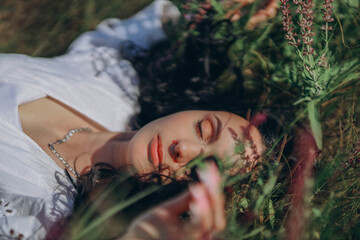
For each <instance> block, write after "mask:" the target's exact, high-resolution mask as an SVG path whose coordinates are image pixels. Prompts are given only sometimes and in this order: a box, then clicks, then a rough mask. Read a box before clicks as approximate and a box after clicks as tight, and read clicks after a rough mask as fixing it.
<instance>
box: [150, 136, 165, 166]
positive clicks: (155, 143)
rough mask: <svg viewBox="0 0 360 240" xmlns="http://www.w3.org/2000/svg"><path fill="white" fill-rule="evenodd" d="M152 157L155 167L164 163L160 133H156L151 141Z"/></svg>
mask: <svg viewBox="0 0 360 240" xmlns="http://www.w3.org/2000/svg"><path fill="white" fill-rule="evenodd" d="M150 158H151V160H152V163H153V165H154V166H155V167H158V166H159V165H160V164H162V160H163V145H162V142H161V138H160V135H156V136H155V137H154V138H153V139H152V140H151V143H150Z"/></svg>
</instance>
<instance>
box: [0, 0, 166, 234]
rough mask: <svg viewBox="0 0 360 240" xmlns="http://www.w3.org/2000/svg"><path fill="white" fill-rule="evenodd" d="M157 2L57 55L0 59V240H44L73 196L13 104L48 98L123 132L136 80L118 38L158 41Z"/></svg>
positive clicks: (107, 24) (136, 92) (161, 3)
mask: <svg viewBox="0 0 360 240" xmlns="http://www.w3.org/2000/svg"><path fill="white" fill-rule="evenodd" d="M165 4H169V3H168V2H167V1H164V0H157V1H155V2H154V3H153V4H151V5H150V6H149V7H147V8H146V9H145V10H143V11H141V12H140V13H138V14H137V15H135V16H134V17H132V18H130V19H127V20H123V21H120V20H118V19H108V20H105V21H103V22H102V23H101V24H100V25H99V26H98V27H97V29H96V30H95V31H92V32H88V33H85V34H83V35H81V36H80V37H79V38H78V39H77V40H76V41H74V43H73V44H72V45H71V46H70V48H69V51H68V53H67V54H65V55H63V56H60V57H56V58H34V57H29V56H25V55H18V54H0V239H9V238H17V237H21V238H22V239H44V238H45V236H46V233H47V232H48V231H49V229H50V228H51V227H52V226H53V224H55V223H56V222H58V221H60V220H61V219H64V218H65V217H67V216H69V215H70V214H71V212H72V209H73V202H74V198H75V197H76V191H75V188H74V186H73V184H72V183H71V181H70V180H69V178H68V177H67V175H66V174H65V172H64V170H63V169H62V168H60V167H58V166H57V165H56V163H55V162H54V161H53V160H52V159H51V158H50V156H48V155H47V154H46V153H45V152H44V151H43V150H42V149H41V148H40V147H39V146H38V144H37V143H35V142H34V141H33V140H32V139H31V138H29V137H28V136H27V135H26V134H24V132H23V131H22V127H21V123H20V120H19V113H18V106H19V105H21V104H24V103H27V102H30V101H33V100H36V99H39V98H42V97H45V96H51V97H52V98H55V99H57V100H59V101H60V102H62V103H64V104H66V105H68V106H71V107H72V108H73V109H75V110H76V111H78V112H80V113H81V114H84V115H85V116H86V117H88V118H90V119H92V120H93V121H95V122H97V123H99V124H100V125H102V126H104V127H105V128H107V129H108V130H109V131H123V130H126V126H127V124H128V121H129V119H130V118H131V117H132V116H133V115H134V114H136V113H137V112H138V110H139V107H138V104H137V98H138V95H139V89H138V77H137V74H136V72H135V71H134V69H133V67H132V65H131V63H130V62H129V61H127V60H125V59H123V58H122V56H121V54H120V53H119V52H120V51H119V48H122V43H124V40H129V39H130V40H132V41H134V42H135V43H136V44H137V45H139V46H141V47H143V48H148V47H150V45H151V44H152V43H154V42H156V41H160V40H162V39H164V38H165V34H164V32H163V31H162V28H161V21H160V17H159V16H160V15H161V14H162V9H163V6H164V5H165Z"/></svg>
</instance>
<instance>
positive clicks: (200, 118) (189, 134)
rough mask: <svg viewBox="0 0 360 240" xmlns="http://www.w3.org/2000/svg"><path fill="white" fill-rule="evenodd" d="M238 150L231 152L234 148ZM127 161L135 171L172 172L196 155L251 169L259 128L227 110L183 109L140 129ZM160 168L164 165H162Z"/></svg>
mask: <svg viewBox="0 0 360 240" xmlns="http://www.w3.org/2000/svg"><path fill="white" fill-rule="evenodd" d="M236 146H240V147H239V148H240V149H242V150H241V151H240V152H239V153H238V154H234V151H235V147H236ZM128 151H129V152H128V156H129V159H128V161H129V162H128V163H129V164H130V165H132V166H134V167H135V168H136V169H137V170H138V171H139V173H140V174H141V173H149V172H152V171H154V170H155V171H156V170H159V169H164V168H166V169H167V170H166V171H169V172H166V173H164V174H169V175H170V174H173V173H175V172H177V173H178V174H176V175H180V174H179V172H181V171H178V170H179V169H180V168H181V167H183V166H184V165H186V164H187V163H188V162H189V161H191V160H193V159H195V158H197V157H200V156H202V157H206V156H211V155H212V156H218V157H220V158H221V159H222V160H225V159H229V160H230V163H231V164H234V165H233V168H232V169H233V170H234V171H239V170H240V169H243V170H244V166H245V165H246V166H247V168H248V169H249V168H251V167H252V166H253V165H255V163H256V162H257V161H259V160H260V155H261V154H262V153H263V151H264V145H263V143H262V138H261V135H260V133H259V131H258V130H257V129H256V128H255V127H254V126H251V124H250V123H249V122H248V121H247V120H245V119H244V118H242V117H240V116H238V115H236V114H233V113H229V112H220V111H184V112H179V113H176V114H172V115H169V116H166V117H163V118H160V119H157V120H155V121H153V122H150V123H149V124H147V125H146V126H144V127H143V128H141V129H140V130H139V131H138V132H137V133H136V134H135V136H134V137H133V138H132V139H131V141H130V143H129V148H128ZM162 167H164V168H162Z"/></svg>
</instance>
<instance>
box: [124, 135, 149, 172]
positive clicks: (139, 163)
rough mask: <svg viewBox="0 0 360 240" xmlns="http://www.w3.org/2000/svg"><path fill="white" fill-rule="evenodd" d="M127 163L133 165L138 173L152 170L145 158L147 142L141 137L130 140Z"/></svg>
mask: <svg viewBox="0 0 360 240" xmlns="http://www.w3.org/2000/svg"><path fill="white" fill-rule="evenodd" d="M128 156H129V163H128V164H129V165H130V166H134V167H135V168H136V170H137V171H139V173H147V172H150V171H151V170H153V169H152V168H151V166H150V163H149V162H148V160H147V144H146V143H145V142H144V141H142V139H135V141H131V142H130V145H129V149H128Z"/></svg>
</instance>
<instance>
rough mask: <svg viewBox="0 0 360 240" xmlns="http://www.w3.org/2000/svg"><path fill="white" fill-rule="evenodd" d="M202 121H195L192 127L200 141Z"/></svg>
mask: <svg viewBox="0 0 360 240" xmlns="http://www.w3.org/2000/svg"><path fill="white" fill-rule="evenodd" d="M203 121H204V120H198V121H196V122H195V123H194V124H193V126H194V129H195V132H196V135H198V136H199V137H200V138H201V139H202V137H203V136H202V129H201V123H202V122H203Z"/></svg>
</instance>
